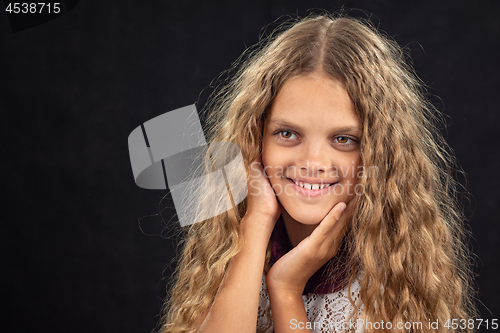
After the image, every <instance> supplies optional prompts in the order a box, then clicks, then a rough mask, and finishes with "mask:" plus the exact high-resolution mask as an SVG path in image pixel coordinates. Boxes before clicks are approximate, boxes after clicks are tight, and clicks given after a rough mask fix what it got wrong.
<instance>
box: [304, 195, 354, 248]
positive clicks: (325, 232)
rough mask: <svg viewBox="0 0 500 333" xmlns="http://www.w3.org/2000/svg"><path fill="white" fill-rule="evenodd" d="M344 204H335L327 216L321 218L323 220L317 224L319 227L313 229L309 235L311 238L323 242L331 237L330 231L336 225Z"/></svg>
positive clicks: (344, 206)
mask: <svg viewBox="0 0 500 333" xmlns="http://www.w3.org/2000/svg"><path fill="white" fill-rule="evenodd" d="M346 206H347V205H346V204H345V203H344V202H339V203H338V204H336V205H335V206H334V207H333V208H332V209H331V210H330V212H328V214H326V216H325V217H324V218H323V220H322V221H321V222H320V223H319V225H318V226H317V227H316V229H314V231H313V233H312V234H311V238H315V240H316V241H319V242H324V241H325V240H326V238H327V237H328V236H329V235H331V231H332V229H333V228H334V226H335V225H336V224H337V221H338V220H339V219H340V217H341V216H342V212H343V211H344V210H345V208H346Z"/></svg>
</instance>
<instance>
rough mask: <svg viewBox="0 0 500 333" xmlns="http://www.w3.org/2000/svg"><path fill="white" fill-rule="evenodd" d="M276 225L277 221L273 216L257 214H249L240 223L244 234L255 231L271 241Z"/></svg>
mask: <svg viewBox="0 0 500 333" xmlns="http://www.w3.org/2000/svg"><path fill="white" fill-rule="evenodd" d="M275 224H276V220H275V219H274V218H273V217H271V216H267V215H264V214H261V213H257V212H254V213H248V212H247V214H245V216H244V217H243V219H242V220H241V222H240V227H241V230H242V231H243V233H244V234H245V233H247V232H250V231H255V232H257V233H259V234H260V235H261V237H262V235H265V236H268V240H269V238H270V237H271V233H272V232H273V229H274V225H275Z"/></svg>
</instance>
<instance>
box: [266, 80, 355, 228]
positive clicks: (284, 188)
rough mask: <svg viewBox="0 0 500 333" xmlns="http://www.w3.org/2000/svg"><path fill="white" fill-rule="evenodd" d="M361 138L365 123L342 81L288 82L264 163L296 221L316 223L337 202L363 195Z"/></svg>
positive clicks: (269, 128)
mask: <svg viewBox="0 0 500 333" xmlns="http://www.w3.org/2000/svg"><path fill="white" fill-rule="evenodd" d="M361 134H362V127H361V121H360V119H359V117H358V115H357V114H356V111H355V108H354V105H353V103H352V101H351V100H350V98H349V95H348V94H347V91H346V90H345V89H344V88H343V87H342V85H341V84H340V83H338V82H336V81H333V80H331V79H329V78H327V77H326V76H322V75H319V74H317V75H311V76H297V77H293V78H291V79H289V80H287V81H286V82H285V84H284V85H283V87H282V88H281V90H280V91H279V93H278V95H277V96H276V98H275V100H274V101H273V104H272V106H271V108H270V113H269V114H268V116H267V119H266V122H265V125H264V134H263V141H262V162H263V165H264V168H265V171H266V174H267V176H268V177H269V180H270V182H271V185H272V186H273V189H274V191H275V193H276V195H277V197H278V200H279V201H280V203H281V205H282V206H283V208H284V209H285V211H286V213H288V214H289V215H290V216H291V217H292V218H293V219H294V220H295V221H297V222H300V223H303V224H309V225H313V224H317V223H319V222H320V221H321V220H322V219H323V218H324V217H325V216H326V214H328V212H329V211H330V210H331V209H332V207H333V206H335V205H336V204H337V203H338V202H340V201H342V202H345V203H348V202H349V201H350V200H351V199H352V198H354V196H355V195H356V191H357V192H358V193H359V191H360V190H359V189H358V188H355V185H356V183H357V174H358V172H359V168H358V166H359V165H360V162H361V159H360V147H359V142H360V140H361ZM302 183H303V185H304V187H301V186H300V185H301V184H302ZM296 184H299V185H296ZM330 184H332V185H330ZM322 185H323V186H324V185H326V186H328V185H330V186H328V187H325V188H323V189H321V186H322ZM318 187H319V188H318ZM309 188H310V189H309ZM355 190H356V191H355ZM284 213H285V212H284Z"/></svg>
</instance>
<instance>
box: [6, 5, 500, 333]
mask: <svg viewBox="0 0 500 333" xmlns="http://www.w3.org/2000/svg"><path fill="white" fill-rule="evenodd" d="M499 4H500V2H498V1H476V2H474V3H472V2H469V1H467V2H466V1H439V2H437V1H436V2H434V1H406V2H403V1H388V0H386V1H368V0H366V1H362V0H359V1H344V2H341V1H306V2H300V1H270V0H269V1H252V2H247V3H236V2H235V1H225V2H218V3H215V2H214V3H212V2H210V3H209V2H208V1H196V2H194V1H184V2H183V3H182V4H181V2H180V1H179V2H178V3H174V2H173V1H160V0H156V1H135V2H134V1H128V0H127V1H116V2H113V3H111V2H110V1H80V3H79V4H78V5H77V6H76V7H75V8H73V9H72V10H71V11H69V12H68V13H66V14H65V15H63V16H61V17H59V18H57V19H55V20H53V21H50V22H48V23H45V24H42V25H39V26H37V27H33V28H31V29H27V30H24V31H20V32H17V33H13V32H12V30H11V29H10V26H9V21H8V20H7V16H6V15H5V13H4V14H0V57H1V58H0V86H1V90H0V91H1V95H0V110H1V115H2V117H1V124H2V131H1V134H0V137H1V160H2V162H1V163H0V170H1V173H0V179H1V207H2V209H1V214H0V219H1V220H0V246H1V255H2V261H1V263H2V268H1V273H0V281H2V282H1V293H2V294H1V296H0V299H1V303H2V309H3V310H2V311H1V312H0V313H1V315H0V316H1V317H0V318H1V320H0V331H1V332H32V331H50V332H70V331H71V332H129V331H134V332H150V331H151V330H152V329H153V328H154V327H155V323H156V321H157V319H158V318H157V314H158V312H159V307H160V304H161V301H160V299H161V297H162V296H163V295H164V290H163V289H164V284H165V283H164V282H162V281H161V279H162V270H163V268H164V267H166V265H167V264H168V263H169V262H170V261H171V259H172V258H173V257H174V251H173V249H174V246H173V243H174V242H173V241H172V240H169V239H163V238H161V237H159V236H148V235H146V234H155V233H159V232H160V231H161V230H162V226H161V225H160V222H161V221H160V220H159V219H158V218H153V217H152V218H146V219H144V220H143V222H144V223H143V226H144V232H142V231H141V230H140V228H139V223H138V219H139V218H140V217H142V216H145V215H148V214H154V213H155V212H157V211H158V203H159V201H160V198H161V196H162V195H164V194H165V191H151V190H143V189H140V188H138V187H137V186H136V185H135V184H134V180H133V176H132V171H131V166H130V160H129V156H128V147H127V138H128V135H129V133H130V132H131V131H132V130H133V129H134V128H135V127H137V126H139V125H140V124H141V123H143V122H145V121H147V120H149V119H151V118H153V117H155V116H157V115H160V114H163V113H165V112H167V111H170V110H174V109H176V108H179V107H182V106H185V105H189V104H192V103H194V102H196V101H199V102H198V105H199V109H200V107H201V106H203V104H204V102H205V100H206V97H207V96H208V94H209V92H210V91H211V90H210V89H209V88H208V86H209V84H210V82H211V81H212V79H214V78H215V77H216V76H217V75H218V74H219V73H221V72H222V71H223V70H225V69H227V68H229V67H230V65H231V63H232V62H233V61H234V60H236V59H237V57H238V56H239V55H240V54H241V53H242V52H243V51H244V50H245V48H246V46H250V45H252V44H254V43H256V42H257V41H258V36H259V34H260V33H261V28H263V27H264V26H266V25H268V24H269V23H272V22H273V21H274V20H276V19H277V18H279V17H281V16H282V15H285V14H296V13H297V14H299V15H301V16H303V15H304V14H306V10H307V9H309V8H324V9H327V10H332V9H339V8H341V7H342V6H345V8H357V9H362V10H363V11H360V10H357V11H353V12H350V13H351V14H353V15H355V16H360V17H363V18H366V17H368V16H370V15H372V16H371V17H372V21H374V22H375V24H376V25H378V26H379V28H380V29H382V30H383V31H385V32H386V33H387V34H388V35H390V36H393V37H394V38H395V39H396V40H397V41H398V42H399V43H400V44H401V45H405V46H407V47H408V48H409V49H410V50H411V55H412V58H413V61H414V66H415V68H416V71H417V73H418V75H419V76H420V77H421V78H422V80H423V81H424V82H425V83H426V84H428V85H429V86H430V88H429V92H430V93H431V94H433V95H436V96H439V98H437V97H433V98H432V101H433V102H434V103H435V104H437V105H438V107H439V109H440V110H441V111H443V112H444V113H445V114H446V115H448V116H449V117H448V124H449V126H448V128H447V134H446V136H447V138H448V141H449V143H450V144H451V146H452V147H453V149H454V150H455V152H456V155H457V157H458V160H459V162H460V163H461V165H462V167H463V168H464V170H465V172H466V173H467V187H468V189H469V191H470V192H471V193H472V198H471V203H467V202H465V204H466V208H465V211H466V213H467V215H468V216H469V218H470V229H471V230H472V232H473V235H474V239H473V241H472V247H473V250H474V253H475V254H476V255H477V264H476V269H475V270H476V272H477V274H478V277H477V283H478V286H479V299H480V301H481V302H482V303H481V304H480V310H481V317H482V318H484V319H490V320H491V319H492V318H500V308H499V305H500V302H499V301H498V298H497V297H499V296H500V287H499V285H498V283H495V277H496V276H498V275H499V273H500V272H499V266H500V265H499V264H500V260H499V258H498V254H497V253H498V250H499V246H498V244H499V243H500V237H499V235H500V232H499V231H500V224H499V222H500V221H499V218H498V214H499V209H498V205H497V203H498V199H499V196H498V187H499V185H500V184H499V177H498V175H497V173H496V172H497V170H499V166H500V165H499V164H500V158H499V157H498V155H497V153H498V152H499V149H498V145H499V143H500V140H499V139H498V134H499V132H498V130H497V128H498V126H499V124H500V122H499V115H498V111H499V107H498V105H499V103H498V97H499V89H500V86H499V79H498V75H499V71H498V70H499V64H498V52H499V42H500V40H499V38H500V21H499V19H498V18H499V17H500V6H499ZM281 21H282V20H281ZM281 21H278V22H281ZM275 26H276V25H275V24H274V25H271V26H270V28H272V27H275ZM267 31H269V29H268V30H267ZM460 181H461V182H462V183H464V184H465V182H466V180H465V179H464V178H463V177H460ZM168 204H171V202H170V203H168V202H167V205H168ZM168 217H169V214H166V218H168ZM169 272H170V270H169V269H166V270H165V272H164V273H163V275H164V276H165V277H167V278H168V276H169ZM488 309H489V310H488ZM490 311H491V312H490Z"/></svg>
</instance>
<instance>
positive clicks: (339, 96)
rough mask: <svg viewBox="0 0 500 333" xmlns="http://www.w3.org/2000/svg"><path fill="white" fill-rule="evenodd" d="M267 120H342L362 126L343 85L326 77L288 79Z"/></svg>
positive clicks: (286, 122) (301, 122)
mask: <svg viewBox="0 0 500 333" xmlns="http://www.w3.org/2000/svg"><path fill="white" fill-rule="evenodd" d="M266 120H267V121H266V122H268V123H269V124H277V125H283V126H285V125H292V124H294V125H297V126H298V125H304V126H306V125H315V126H323V124H325V123H332V122H333V123H342V124H343V126H349V127H358V128H361V121H360V119H359V116H358V114H357V112H356V109H355V107H354V104H353V103H352V101H351V99H350V97H349V94H348V93H347V91H346V89H345V88H344V87H343V85H342V84H340V83H339V82H337V81H334V80H332V79H330V78H327V77H322V76H320V77H314V76H313V77H311V76H298V77H294V78H291V79H289V80H287V81H286V82H285V83H284V84H283V86H282V88H281V89H280V91H279V92H278V94H277V96H276V98H275V99H274V100H273V102H272V104H271V107H270V108H269V109H268V114H267V117H266Z"/></svg>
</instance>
